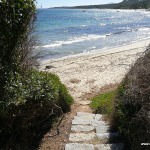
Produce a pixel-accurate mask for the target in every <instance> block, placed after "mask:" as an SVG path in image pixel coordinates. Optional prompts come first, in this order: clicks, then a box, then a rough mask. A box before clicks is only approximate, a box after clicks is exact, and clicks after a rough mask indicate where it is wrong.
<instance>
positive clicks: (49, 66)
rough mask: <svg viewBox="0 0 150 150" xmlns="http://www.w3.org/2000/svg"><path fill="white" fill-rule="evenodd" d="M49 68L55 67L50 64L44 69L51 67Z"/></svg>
mask: <svg viewBox="0 0 150 150" xmlns="http://www.w3.org/2000/svg"><path fill="white" fill-rule="evenodd" d="M51 68H55V67H54V66H52V65H49V66H45V69H51Z"/></svg>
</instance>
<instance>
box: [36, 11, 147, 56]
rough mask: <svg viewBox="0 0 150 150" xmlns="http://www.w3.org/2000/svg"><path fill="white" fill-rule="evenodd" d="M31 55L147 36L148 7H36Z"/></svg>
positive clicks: (89, 48)
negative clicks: (35, 37)
mask: <svg viewBox="0 0 150 150" xmlns="http://www.w3.org/2000/svg"><path fill="white" fill-rule="evenodd" d="M36 35H37V36H38V39H39V44H38V46H36V48H35V50H34V55H36V57H38V58H40V59H53V58H60V57H63V56H68V55H74V54H78V53H87V52H90V51H101V50H104V49H108V48H112V47H117V46H121V45H127V44H129V43H132V42H136V41H139V40H143V39H148V38H150V11H142V10H138V11H135V10H98V9H91V10H90V9H89V10H81V9H79V10H78V9H77V10H75V9H39V10H38V14H37V21H36Z"/></svg>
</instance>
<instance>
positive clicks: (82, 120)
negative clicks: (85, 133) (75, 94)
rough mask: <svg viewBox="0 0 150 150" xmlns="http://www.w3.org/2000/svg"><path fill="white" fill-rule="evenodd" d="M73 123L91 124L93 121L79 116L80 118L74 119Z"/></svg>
mask: <svg viewBox="0 0 150 150" xmlns="http://www.w3.org/2000/svg"><path fill="white" fill-rule="evenodd" d="M72 124H73V125H91V124H92V121H91V120H87V119H83V118H78V119H74V120H72Z"/></svg>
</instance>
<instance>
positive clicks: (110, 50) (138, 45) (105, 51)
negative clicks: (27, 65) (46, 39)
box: [39, 38, 150, 66]
mask: <svg viewBox="0 0 150 150" xmlns="http://www.w3.org/2000/svg"><path fill="white" fill-rule="evenodd" d="M149 44H150V38H148V39H146V40H145V39H144V40H140V41H136V42H132V43H130V44H128V45H122V46H116V47H112V48H102V49H99V50H95V51H94V50H93V51H91V52H85V53H79V54H75V55H68V56H63V57H60V58H54V59H46V60H43V61H39V66H43V65H47V64H49V63H50V62H54V61H62V60H65V59H71V58H79V57H84V56H88V55H96V54H97V55H108V54H111V53H118V52H122V51H126V50H127V51H128V50H133V49H137V48H144V47H147V46H148V45H149Z"/></svg>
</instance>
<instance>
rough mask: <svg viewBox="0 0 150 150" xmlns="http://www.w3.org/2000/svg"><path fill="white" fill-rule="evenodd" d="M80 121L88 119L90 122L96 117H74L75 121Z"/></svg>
mask: <svg viewBox="0 0 150 150" xmlns="http://www.w3.org/2000/svg"><path fill="white" fill-rule="evenodd" d="M79 119H84V120H85V119H86V120H90V121H92V122H93V121H94V117H93V116H91V115H87V116H81V117H78V116H75V117H74V120H79Z"/></svg>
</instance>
